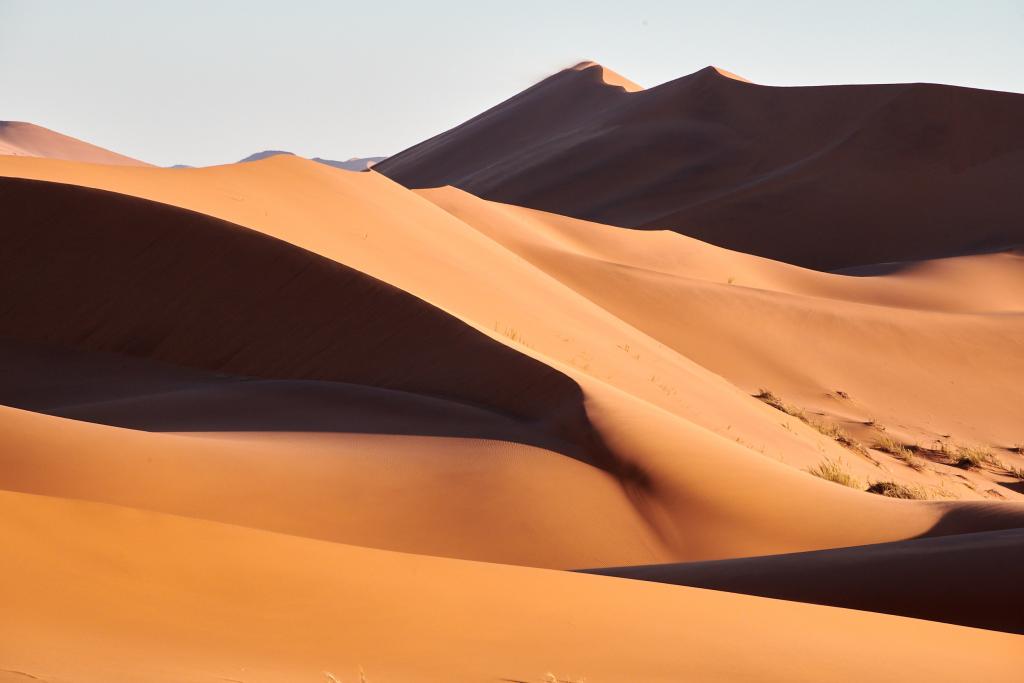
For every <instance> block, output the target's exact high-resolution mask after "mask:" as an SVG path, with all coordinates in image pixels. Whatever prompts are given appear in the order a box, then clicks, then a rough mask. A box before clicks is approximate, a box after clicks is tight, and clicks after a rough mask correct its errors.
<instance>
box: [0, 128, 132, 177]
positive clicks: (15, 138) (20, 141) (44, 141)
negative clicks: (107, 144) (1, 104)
mask: <svg viewBox="0 0 1024 683" xmlns="http://www.w3.org/2000/svg"><path fill="white" fill-rule="evenodd" d="M0 155H13V156H29V157H43V158H46V159H67V160H71V161H87V162H89V163H93V164H114V165H117V166H149V164H147V163H146V162H144V161H139V160H138V159H132V158H131V157H126V156H124V155H123V154H117V153H116V152H111V151H110V150H108V149H103V148H102V147H97V146H96V145H92V144H89V143H88V142H83V141H82V140H79V139H78V138H73V137H70V136H68V135H62V134H61V133H58V132H57V131H53V130H50V129H49V128H43V127H42V126H37V125H35V124H32V123H25V122H23V121H0Z"/></svg>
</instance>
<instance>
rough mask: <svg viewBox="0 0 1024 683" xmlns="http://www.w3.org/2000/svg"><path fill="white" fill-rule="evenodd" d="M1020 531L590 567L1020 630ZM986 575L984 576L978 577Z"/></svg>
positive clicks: (1023, 615) (1023, 556)
mask: <svg viewBox="0 0 1024 683" xmlns="http://www.w3.org/2000/svg"><path fill="white" fill-rule="evenodd" d="M1022 562H1024V529H1011V530H1006V531H992V532H987V533H979V534H959V535H954V536H943V537H942V538H928V539H919V540H913V541H903V542H900V543H884V544H880V545H873V546H860V547H855V548H839V549H836V550H821V551H817V552H812V553H797V554H793V555H774V556H769V557H752V558H744V559H738V560H720V561H717V562H694V563H690V564H667V565H653V566H647V567H637V566H633V567H619V568H610V569H594V570H588V571H589V572H590V573H594V574H601V575H604V576H621V577H628V578H632V579H642V580H644V581H657V582H660V583H671V584H676V585H681V586H697V587H700V588H712V589H715V590H723V591H731V592H734V593H746V594H749V595H761V596H765V597H772V598H782V599H785V600H796V601H799V602H812V603H816V604H821V605H835V606H837V607H848V608H852V609H859V610H870V611H872V612H882V613H885V614H899V615H902V616H909V617H917V618H919V619H929V620H932V621H943V622H948V623H954V624H963V625H967V626H975V627H978V628H987V629H996V630H1000V631H1009V632H1012V633H1024V602H1022V600H1021V593H1020V591H1019V590H1018V589H1017V588H1016V587H1015V584H1016V582H1017V580H1018V569H1019V568H1020V566H1021V563H1022ZM982 577H984V578H982Z"/></svg>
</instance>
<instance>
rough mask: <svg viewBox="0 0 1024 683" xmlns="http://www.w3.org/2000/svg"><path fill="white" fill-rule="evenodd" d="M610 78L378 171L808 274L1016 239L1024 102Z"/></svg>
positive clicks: (1020, 216) (418, 184) (585, 83)
mask: <svg viewBox="0 0 1024 683" xmlns="http://www.w3.org/2000/svg"><path fill="white" fill-rule="evenodd" d="M606 73H608V72H607V70H605V69H604V68H603V67H601V66H600V65H596V64H592V65H590V66H588V67H586V68H582V69H568V70H565V71H562V72H559V73H557V74H555V75H554V76H551V77H550V78H548V79H546V80H544V81H542V82H541V83H538V84H537V85H535V86H533V87H531V88H529V89H528V90H526V91H524V92H522V93H520V94H519V95H516V96H515V97H513V98H511V99H509V100H507V101H505V102H502V103H501V104H499V105H497V106H495V107H493V108H492V109H489V110H488V111H486V112H484V113H483V114H481V115H479V116H477V117H475V118H473V119H471V120H469V121H467V122H466V123H463V124H462V125H460V126H458V127H456V128H454V129H452V130H450V131H447V132H445V133H442V134H440V135H438V136H436V137H434V138H431V139H429V140H427V141H425V142H422V143H420V144H419V145H416V146H414V147H412V148H410V149H408V150H406V151H404V152H402V153H400V154H396V155H394V156H392V157H390V158H389V159H386V160H384V161H382V162H380V163H379V164H377V165H376V166H375V167H374V170H376V171H378V172H380V173H383V174H385V175H387V176H389V177H391V178H393V179H395V180H397V181H398V182H400V183H402V184H403V185H406V186H408V187H415V188H424V187H438V186H441V185H454V186H457V187H460V188H462V189H464V190H467V191H468V192H472V193H473V194H476V195H478V196H481V197H484V198H487V199H494V200H498V201H503V202H509V203H512V204H518V205H522V206H529V207H533V208H538V209H544V210H547V211H553V212H556V213H559V214H565V215H570V216H576V217H579V218H586V219H590V220H594V221H599V222H602V223H610V224H613V225H620V226H628V227H636V228H644V229H656V228H662V229H671V230H675V231H677V232H681V233H683V234H686V235H690V236H693V237H697V238H699V239H701V240H705V241H707V242H711V243H713V244H718V245H721V246H724V247H728V248H730V249H736V250H739V251H744V252H748V253H753V254H759V255H761V256H766V257H769V258H772V259H776V260H781V261H787V262H789V263H795V264H799V265H803V266H807V267H811V268H817V269H836V268H842V267H847V266H855V265H862V264H869V263H880V262H888V261H905V260H910V259H921V258H933V257H938V256H949V255H955V254H961V253H965V252H968V251H986V250H992V249H999V248H1004V247H1007V246H1011V245H1014V244H1019V243H1021V242H1024V228H1022V227H1021V226H1022V225H1024V199H1022V198H1021V196H1020V193H1019V191H1018V185H1019V183H1018V182H1017V178H1019V177H1020V176H1021V174H1022V173H1024V132H1022V129H1021V127H1020V126H1019V125H1018V122H1019V121H1020V120H1021V118H1022V117H1024V95H1019V94H1011V93H1001V92H990V91H984V90H972V89H969V88H956V87H951V86H944V85H933V84H922V83H910V84H895V85H861V86H824V87H801V88H778V87H769V86H763V85H756V84H753V83H748V82H744V81H743V80H742V79H738V78H733V77H730V75H729V74H727V73H726V72H723V71H722V70H720V69H715V68H713V67H708V68H706V69H702V70H701V71H698V72H696V73H693V74H690V75H688V76H684V77H682V78H680V79H677V80H674V81H671V82H669V83H665V84H663V85H660V86H658V87H655V88H650V89H646V90H635V91H630V89H625V88H623V87H622V86H621V85H618V84H617V83H616V81H615V79H606V78H604V77H603V74H606Z"/></svg>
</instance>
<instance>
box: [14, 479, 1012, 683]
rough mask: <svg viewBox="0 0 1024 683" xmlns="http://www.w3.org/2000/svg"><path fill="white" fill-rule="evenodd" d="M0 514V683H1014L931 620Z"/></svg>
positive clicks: (155, 519)
mask: <svg viewBox="0 0 1024 683" xmlns="http://www.w3.org/2000/svg"><path fill="white" fill-rule="evenodd" d="M0 518H2V519H3V520H4V523H3V524H2V525H0V553H2V555H3V566H4V578H5V581H3V582H0V604H2V605H3V610H2V614H3V619H4V621H5V629H4V633H5V636H4V639H3V644H2V645H0V656H2V657H3V668H4V669H5V670H6V671H4V672H3V673H2V674H0V676H3V677H2V678H0V680H4V681H21V680H26V679H27V677H32V678H33V679H39V680H46V681H82V682H85V683H89V682H91V681H96V682H101V681H102V682H103V683H117V682H120V681H135V682H139V681H142V682H147V683H148V682H153V683H158V682H167V683H170V682H172V681H173V682H175V683H180V682H181V681H197V682H201V681H211V682H212V681H224V680H232V681H245V682H246V683H249V682H252V683H262V682H264V681H266V682H272V681H296V680H310V681H317V680H319V681H325V680H326V681H334V680H338V681H358V680H360V676H361V675H362V676H363V680H367V681H371V682H373V681H396V680H416V681H439V682H440V681H444V682H445V683H448V682H450V681H501V680H504V681H523V682H529V683H533V682H535V681H536V682H538V683H539V682H541V681H545V680H551V676H554V677H556V678H557V679H559V680H572V681H580V680H587V681H595V680H597V681H610V682H614V681H622V682H623V683H626V682H629V683H633V682H635V681H651V682H654V681H665V682H666V683H667V682H669V681H672V682H675V681H681V680H730V681H754V680H756V681H780V682H781V681H786V682H787V683H790V682H792V681H815V682H820V681H851V680H864V679H868V678H870V679H871V680H878V681H900V682H905V681H963V680H985V681H1013V680H1017V675H1018V673H1019V668H1018V663H1019V662H1018V660H1019V653H1020V647H1021V643H1022V639H1021V637H1019V636H1014V635H1008V634H1003V633H996V632H991V631H981V630H975V629H969V628H963V627H956V626H949V625H945V624H937V623H929V622H925V621H916V620H909V619H902V618H897V617H890V616H885V615H878V614H870V613H864V612H854V611H846V610H839V609H834V608H825V607H818V606H814V605H801V604H797V603H788V602H779V601H773V600H767V599H764V598H756V597H748V596H737V595H730V594H727V593H718V592H713V591H704V590H699V589H693V588H684V587H678V586H664V585H658V584H654V583H646V582H637V581H626V580H622V579H615V578H607V577H599V576H587V575H582V574H572V573H563V572H551V571H545V570H538V569H526V568H517V567H507V566H501V565H493V564H477V563H471V562H462V561H456V560H445V559H439V558H429V557H422V556H413V555H401V554H394V553H385V552H380V551H374V550H367V549H363V548H356V547H352V546H345V545H336V544H328V543H322V542H316V541H309V540H303V539H296V538H293V537H287V536H280V535H275V534H270V533H266V532H260V531H252V530H246V529H240V528H238V527H231V526H224V525H219V524H212V523H209V522H203V521H197V520H187V519H182V518H178V517H173V516H167V515H158V514H152V513H145V512H140V511H137V510H131V509H126V508H119V507H111V506H103V505H96V504H90V503H82V502H74V501H67V500H59V499H53V498H45V497H36V496H27V495H22V494H12V493H0ZM611 643H614V646H613V647H612V646H607V645H605V644H611ZM737 650H740V651H742V653H743V656H742V657H739V656H737ZM549 674H550V675H549ZM29 680H31V679H29Z"/></svg>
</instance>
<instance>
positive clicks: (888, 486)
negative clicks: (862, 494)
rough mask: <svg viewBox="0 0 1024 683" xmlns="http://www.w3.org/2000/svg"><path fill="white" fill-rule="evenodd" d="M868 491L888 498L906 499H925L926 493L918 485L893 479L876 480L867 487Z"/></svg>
mask: <svg viewBox="0 0 1024 683" xmlns="http://www.w3.org/2000/svg"><path fill="white" fill-rule="evenodd" d="M868 493H877V494H878V495H880V496H888V497H889V498H906V499H908V500H925V499H927V498H928V494H927V493H926V492H925V490H924V489H922V488H921V487H919V486H907V485H906V484H900V483H897V482H895V481H876V482H875V483H873V484H872V485H871V486H869V487H868Z"/></svg>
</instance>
